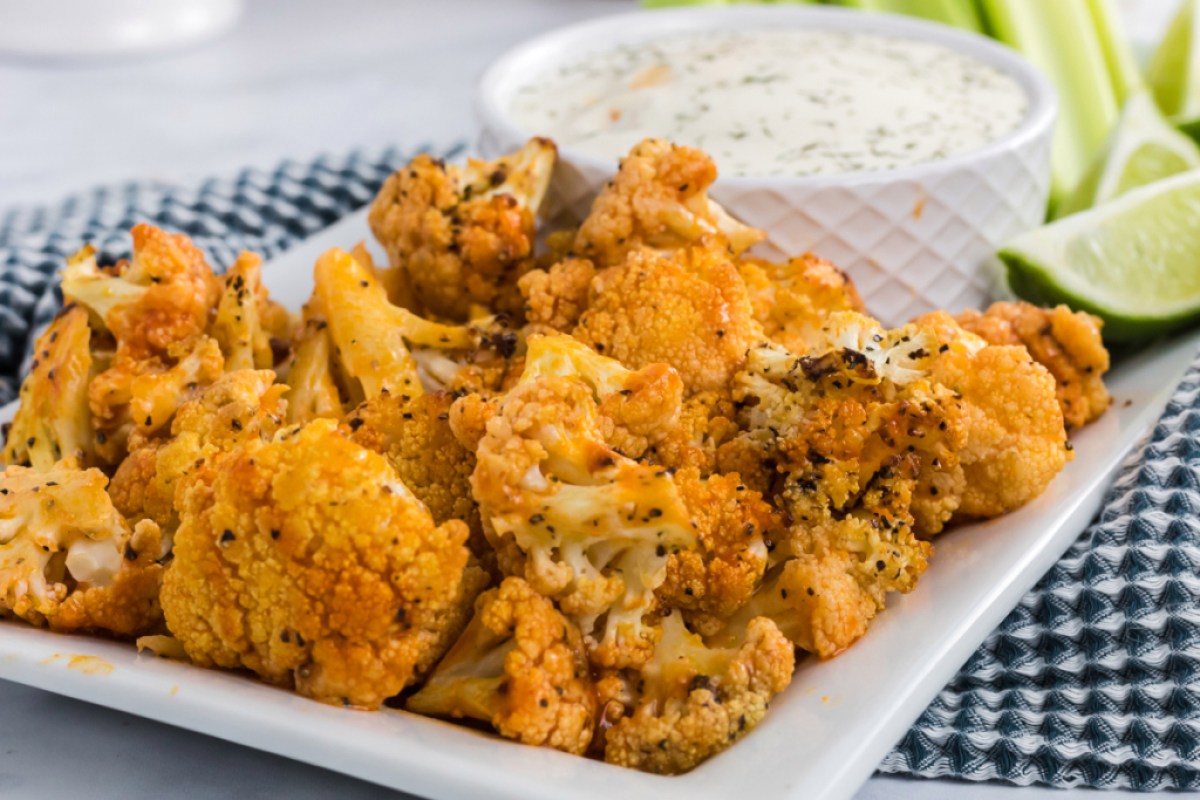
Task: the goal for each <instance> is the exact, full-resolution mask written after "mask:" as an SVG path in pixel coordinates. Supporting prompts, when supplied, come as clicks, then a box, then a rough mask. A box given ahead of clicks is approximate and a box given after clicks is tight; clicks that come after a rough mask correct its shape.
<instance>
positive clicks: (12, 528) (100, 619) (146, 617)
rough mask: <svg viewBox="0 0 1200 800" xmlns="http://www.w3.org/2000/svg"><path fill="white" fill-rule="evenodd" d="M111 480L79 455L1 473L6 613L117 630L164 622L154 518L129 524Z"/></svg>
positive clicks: (71, 626) (1, 580)
mask: <svg viewBox="0 0 1200 800" xmlns="http://www.w3.org/2000/svg"><path fill="white" fill-rule="evenodd" d="M107 483H108V479H107V478H106V477H104V474H103V473H102V472H100V471H99V470H97V469H87V470H80V469H79V468H78V466H77V465H76V463H75V462H74V461H73V460H67V461H62V462H59V463H57V464H55V465H53V466H52V467H50V468H48V469H46V470H34V469H28V468H25V467H17V466H12V467H8V468H7V469H6V470H5V471H4V472H2V473H0V616H5V615H14V616H17V617H20V618H22V619H24V620H26V621H28V622H31V623H33V624H35V625H46V626H48V627H50V628H52V629H54V630H59V631H104V632H107V633H111V634H115V635H117V636H136V635H137V634H139V633H145V632H149V631H150V630H152V629H153V628H154V627H156V626H157V625H158V624H159V623H160V621H161V619H162V615H161V612H160V609H159V604H158V591H159V581H160V579H161V575H162V567H161V566H159V564H158V563H157V559H159V557H160V556H161V555H162V552H161V545H162V541H161V536H160V533H159V530H158V528H157V526H155V525H154V523H152V522H148V521H146V522H141V523H139V524H138V525H137V526H136V527H135V528H133V529H132V530H131V529H130V527H129V525H128V524H127V523H126V522H125V520H124V519H123V518H122V517H121V515H120V514H119V513H117V511H116V509H115V508H113V505H112V502H111V501H110V500H109V497H108V495H107V494H106V493H105V491H104V487H105V484H107Z"/></svg>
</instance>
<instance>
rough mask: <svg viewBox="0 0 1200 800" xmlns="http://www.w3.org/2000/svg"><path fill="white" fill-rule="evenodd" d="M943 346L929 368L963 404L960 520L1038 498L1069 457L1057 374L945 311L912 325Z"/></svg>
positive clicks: (994, 513)
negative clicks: (965, 327) (961, 324)
mask: <svg viewBox="0 0 1200 800" xmlns="http://www.w3.org/2000/svg"><path fill="white" fill-rule="evenodd" d="M914 324H915V325H916V326H917V327H919V328H922V329H924V330H926V331H929V332H931V333H932V334H933V335H934V336H935V337H936V338H937V340H938V341H939V342H941V344H940V345H939V346H938V347H937V349H936V353H935V354H934V358H933V359H932V361H931V363H930V366H929V369H930V375H931V376H932V377H933V378H934V380H936V381H938V382H939V383H942V384H943V385H945V386H946V387H948V388H949V389H951V390H952V391H954V392H955V393H956V394H957V395H958V396H959V397H960V398H961V404H962V407H963V412H964V416H965V423H966V430H967V439H966V444H965V445H964V447H963V448H962V450H961V452H960V454H959V455H960V458H961V460H962V467H963V472H964V476H965V484H966V485H965V488H964V489H963V492H962V499H961V504H960V505H959V506H958V508H957V509H956V515H957V516H958V517H962V518H966V519H970V518H979V517H985V518H986V517H996V516H999V515H1001V514H1004V513H1006V512H1008V511H1011V510H1013V509H1014V508H1018V507H1019V506H1022V505H1024V504H1025V503H1028V502H1029V501H1030V500H1032V499H1034V498H1035V497H1037V496H1038V495H1039V494H1041V493H1042V492H1043V491H1045V490H1046V487H1047V486H1048V485H1049V484H1050V481H1051V480H1052V479H1053V478H1054V476H1055V475H1057V474H1058V473H1059V472H1060V471H1061V470H1062V468H1063V466H1064V465H1065V464H1066V462H1067V461H1069V460H1071V458H1072V457H1073V455H1072V453H1071V451H1070V449H1069V444H1068V442H1067V434H1066V430H1065V428H1064V425H1063V415H1062V408H1061V406H1060V405H1059V402H1058V396H1057V394H1056V392H1055V382H1054V376H1052V375H1051V374H1050V373H1049V372H1048V371H1047V370H1046V368H1045V367H1043V366H1042V365H1041V364H1039V363H1037V362H1036V361H1034V360H1033V359H1032V358H1031V357H1030V355H1029V352H1028V351H1027V350H1026V349H1025V348H1024V347H1021V346H1017V345H989V344H987V342H986V341H985V340H984V339H981V338H980V337H978V336H976V335H975V334H973V333H969V332H967V331H965V330H963V329H962V328H961V327H959V326H958V324H957V323H955V321H954V319H953V318H952V317H951V316H950V315H949V314H947V313H945V312H944V311H941V312H934V313H933V314H928V315H926V316H924V317H921V318H920V319H918V320H916V321H915V323H914Z"/></svg>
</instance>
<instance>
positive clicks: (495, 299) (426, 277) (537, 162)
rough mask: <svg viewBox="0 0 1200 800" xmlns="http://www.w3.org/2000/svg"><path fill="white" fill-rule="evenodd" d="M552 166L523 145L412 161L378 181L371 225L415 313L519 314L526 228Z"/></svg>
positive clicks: (544, 143) (547, 155)
mask: <svg viewBox="0 0 1200 800" xmlns="http://www.w3.org/2000/svg"><path fill="white" fill-rule="evenodd" d="M556 159H557V150H556V149H555V146H554V143H553V142H551V141H550V140H548V139H531V140H530V141H529V142H528V143H527V144H526V145H525V146H524V147H523V148H521V149H520V150H518V151H517V152H515V153H512V154H510V155H508V156H505V157H503V158H500V159H497V160H496V161H493V162H485V161H478V160H475V159H470V160H468V162H467V165H466V166H465V167H457V166H453V165H451V166H447V165H446V164H445V163H443V162H442V161H441V160H439V159H435V158H433V157H431V156H429V155H425V154H422V155H419V156H417V157H416V158H414V159H413V160H412V162H410V163H409V165H408V166H407V167H404V168H403V169H401V170H399V171H398V172H396V173H395V174H394V175H392V176H391V177H390V178H388V179H387V181H386V182H385V183H384V185H383V188H382V189H381V190H380V191H379V194H378V195H377V196H376V198H375V201H374V203H372V205H371V212H370V217H369V220H370V224H371V230H372V231H373V232H374V233H375V237H376V238H377V239H378V240H379V242H380V244H382V245H383V247H384V249H386V250H387V253H388V258H389V259H390V260H391V263H392V266H393V267H394V268H399V269H401V270H403V271H404V273H405V276H406V278H407V284H408V287H409V288H410V289H411V291H412V296H413V297H414V298H415V300H416V302H417V303H418V304H419V306H420V309H419V310H421V311H424V312H425V313H429V314H434V315H438V316H442V317H448V318H450V319H454V320H458V321H465V320H467V319H468V318H469V317H470V316H471V310H472V308H473V307H474V306H479V305H484V306H489V307H491V308H493V309H495V310H497V311H501V312H505V313H509V314H517V313H519V311H520V310H521V296H520V293H519V292H518V290H517V280H518V279H519V278H520V277H521V275H522V274H523V273H524V272H526V271H527V270H528V269H529V268H530V267H531V266H532V265H533V248H534V234H535V232H534V221H535V218H536V217H537V212H538V208H539V207H540V206H541V204H542V199H543V197H544V196H545V194H546V188H547V187H548V186H549V183H550V174H551V172H552V171H553V169H554V163H555V161H556Z"/></svg>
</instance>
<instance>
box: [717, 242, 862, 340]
mask: <svg viewBox="0 0 1200 800" xmlns="http://www.w3.org/2000/svg"><path fill="white" fill-rule="evenodd" d="M738 268H739V270H740V271H741V274H742V278H743V279H744V280H745V281H746V286H747V288H748V289H749V292H750V302H751V304H752V305H753V307H754V317H755V319H757V320H758V321H759V323H760V324H761V325H762V326H763V332H764V333H765V334H766V336H767V337H768V338H769V339H771V340H772V341H774V342H776V343H777V344H780V345H783V346H784V347H785V348H787V349H788V350H789V351H791V352H792V353H795V354H796V355H804V354H805V353H807V352H808V351H809V350H812V349H813V348H820V347H821V345H822V344H823V342H824V338H825V337H824V335H823V333H822V328H823V327H824V326H825V323H826V320H828V318H829V316H830V315H831V314H833V313H834V312H838V311H859V312H861V311H863V310H864V307H863V301H862V298H861V297H859V294H858V290H857V289H855V288H854V282H853V281H851V280H850V277H849V276H848V275H846V273H844V272H842V271H841V270H840V269H838V268H837V267H835V266H834V265H833V264H831V263H830V262H828V261H826V260H824V259H822V258H817V257H816V256H814V255H813V254H812V253H805V254H804V255H802V256H799V257H798V258H793V259H790V260H788V261H785V262H783V263H782V264H780V263H774V262H770V261H765V260H763V259H757V258H745V259H743V260H742V261H741V262H739V264H738Z"/></svg>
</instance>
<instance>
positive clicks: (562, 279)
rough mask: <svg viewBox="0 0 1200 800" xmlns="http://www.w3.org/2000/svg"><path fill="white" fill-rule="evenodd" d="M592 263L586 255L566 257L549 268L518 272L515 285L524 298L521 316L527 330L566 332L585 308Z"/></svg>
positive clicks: (592, 274) (594, 270)
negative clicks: (518, 278)
mask: <svg viewBox="0 0 1200 800" xmlns="http://www.w3.org/2000/svg"><path fill="white" fill-rule="evenodd" d="M594 277H596V267H595V266H594V265H593V264H592V262H591V261H588V260H587V259H586V258H570V257H569V258H566V259H564V260H562V261H559V262H558V263H556V264H553V265H551V267H550V268H549V269H545V270H542V269H535V270H532V271H530V272H527V273H526V274H525V275H523V276H521V280H519V281H517V288H519V289H520V290H521V295H522V297H524V298H525V319H526V321H527V322H528V324H529V328H530V330H531V332H536V333H567V332H569V331H570V330H571V329H572V328H574V327H575V323H577V322H579V316H580V315H581V314H582V313H583V312H584V310H585V309H586V308H587V300H588V290H589V288H590V287H591V285H592V278H594Z"/></svg>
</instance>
